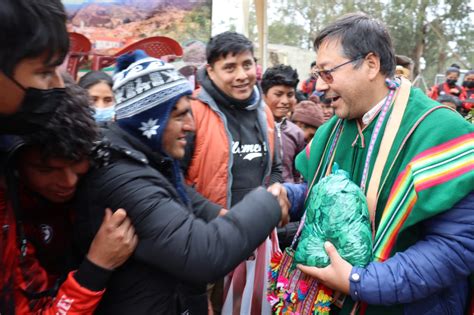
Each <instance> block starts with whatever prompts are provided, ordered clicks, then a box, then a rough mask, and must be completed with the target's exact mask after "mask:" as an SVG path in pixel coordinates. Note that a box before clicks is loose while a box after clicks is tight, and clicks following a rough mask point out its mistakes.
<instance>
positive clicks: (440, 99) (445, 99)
mask: <svg viewBox="0 0 474 315" xmlns="http://www.w3.org/2000/svg"><path fill="white" fill-rule="evenodd" d="M436 101H437V102H439V103H444V102H446V103H453V104H454V105H455V106H456V108H457V107H460V106H461V105H462V102H461V101H460V100H459V98H457V97H456V96H454V95H450V94H442V95H440V96H438V99H437V100H436Z"/></svg>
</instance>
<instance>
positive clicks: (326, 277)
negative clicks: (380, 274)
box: [297, 242, 352, 294]
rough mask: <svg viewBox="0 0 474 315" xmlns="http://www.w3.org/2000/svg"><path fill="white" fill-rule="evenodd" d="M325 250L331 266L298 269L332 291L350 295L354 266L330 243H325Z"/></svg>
mask: <svg viewBox="0 0 474 315" xmlns="http://www.w3.org/2000/svg"><path fill="white" fill-rule="evenodd" d="M324 248H325V250H326V253H327V254H328V256H329V259H330V261H331V264H330V265H329V266H327V267H324V268H317V267H308V266H303V265H297V267H298V269H299V270H301V271H302V272H304V273H305V274H307V275H310V276H311V277H313V278H316V279H318V281H320V282H321V283H322V284H324V285H325V286H327V287H329V288H331V289H334V290H336V291H339V292H342V293H345V294H349V293H350V282H349V276H350V275H351V270H352V265H351V264H349V263H348V262H347V261H345V260H344V259H342V257H341V256H339V253H338V252H337V250H336V248H335V247H334V245H332V244H331V243H330V242H326V243H324Z"/></svg>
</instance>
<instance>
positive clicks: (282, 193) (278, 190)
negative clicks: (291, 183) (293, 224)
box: [267, 183, 291, 227]
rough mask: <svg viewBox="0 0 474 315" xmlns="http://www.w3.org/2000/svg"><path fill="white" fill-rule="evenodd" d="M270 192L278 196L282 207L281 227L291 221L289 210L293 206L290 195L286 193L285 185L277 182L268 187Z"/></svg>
mask: <svg viewBox="0 0 474 315" xmlns="http://www.w3.org/2000/svg"><path fill="white" fill-rule="evenodd" d="M267 191H268V192H270V193H271V194H272V195H273V196H275V198H277V200H278V203H279V204H280V208H281V221H280V224H279V227H283V226H285V225H286V224H288V222H290V214H289V210H290V208H291V204H290V201H289V200H288V195H287V193H286V189H285V187H284V186H283V185H282V184H280V183H275V184H273V185H271V186H270V187H268V189H267Z"/></svg>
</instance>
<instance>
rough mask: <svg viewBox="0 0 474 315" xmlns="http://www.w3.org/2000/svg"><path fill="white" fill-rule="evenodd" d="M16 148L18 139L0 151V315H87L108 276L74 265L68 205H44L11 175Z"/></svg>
mask: <svg viewBox="0 0 474 315" xmlns="http://www.w3.org/2000/svg"><path fill="white" fill-rule="evenodd" d="M13 139H15V140H13ZM5 143H6V142H5ZM22 145H23V142H22V141H21V139H19V138H11V139H9V141H8V147H7V146H6V147H4V151H3V152H4V156H3V158H4V160H3V163H4V165H3V166H4V173H3V174H2V177H0V181H2V183H1V184H0V226H1V227H2V233H0V265H1V268H0V314H4V315H9V314H43V315H49V314H59V313H64V314H66V313H67V314H70V315H74V314H85V313H88V314H90V313H92V312H93V311H94V310H95V308H96V307H97V305H98V304H99V301H100V299H101V297H102V295H103V293H104V288H105V286H106V284H107V280H108V279H109V277H110V274H111V271H109V270H105V269H103V268H100V267H98V266H96V265H94V264H93V263H92V262H90V261H89V260H88V259H87V258H84V259H83V260H82V263H81V261H80V260H77V259H76V258H77V255H76V254H77V253H76V252H75V251H74V246H73V243H72V239H73V234H72V229H71V226H72V225H73V224H74V222H73V216H72V215H71V214H72V211H71V210H72V209H71V205H70V204H68V203H62V204H58V203H56V204H53V203H51V202H50V201H47V200H46V199H44V198H42V197H41V196H40V195H38V194H36V193H35V192H33V191H30V190H29V189H28V188H27V187H25V186H24V185H23V181H24V178H19V177H18V176H17V175H15V174H16V165H15V163H16V160H17V159H18V156H17V153H18V150H19V149H20V148H21V147H22ZM4 182H6V183H7V184H8V185H7V186H8V189H6V188H5V184H4ZM85 250H86V251H87V248H86V249H85ZM66 301H67V302H66ZM66 305H67V307H66ZM66 308H67V309H66Z"/></svg>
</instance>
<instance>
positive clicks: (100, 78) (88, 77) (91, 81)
mask: <svg viewBox="0 0 474 315" xmlns="http://www.w3.org/2000/svg"><path fill="white" fill-rule="evenodd" d="M101 82H104V83H106V84H107V85H108V86H110V88H112V86H113V85H114V81H113V80H112V78H111V77H110V75H108V74H107V73H105V72H103V71H96V70H93V71H89V72H87V73H86V74H84V75H83V76H82V77H81V78H80V79H79V82H78V83H77V84H78V85H79V86H80V87H82V88H84V89H86V90H87V89H89V88H90V87H91V86H94V85H96V84H97V83H101Z"/></svg>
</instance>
